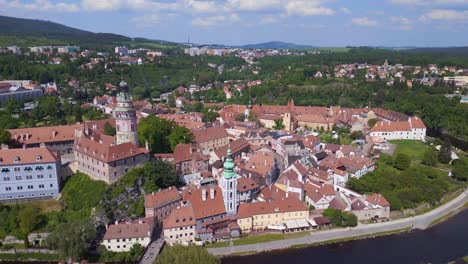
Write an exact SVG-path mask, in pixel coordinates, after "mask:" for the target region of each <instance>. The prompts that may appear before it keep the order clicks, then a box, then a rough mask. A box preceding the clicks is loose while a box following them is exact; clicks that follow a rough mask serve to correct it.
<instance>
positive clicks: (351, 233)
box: [208, 190, 468, 256]
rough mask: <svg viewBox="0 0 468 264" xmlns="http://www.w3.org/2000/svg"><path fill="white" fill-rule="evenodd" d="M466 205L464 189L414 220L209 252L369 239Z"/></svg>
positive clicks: (467, 198) (425, 224)
mask: <svg viewBox="0 0 468 264" xmlns="http://www.w3.org/2000/svg"><path fill="white" fill-rule="evenodd" d="M466 202H468V190H465V191H464V192H463V193H461V194H460V195H459V196H458V197H457V198H455V199H453V200H452V201H450V202H448V203H446V204H444V205H441V206H440V207H438V208H436V209H434V210H432V211H430V212H427V213H425V214H422V215H418V216H414V217H409V218H403V219H398V220H394V221H389V222H384V223H372V224H360V225H358V226H357V227H354V228H340V229H332V230H326V231H315V232H311V234H310V235H307V236H305V237H300V238H291V239H284V240H277V241H270V242H265V243H258V244H251V245H242V246H227V247H222V248H210V249H208V252H209V253H211V254H213V255H218V256H221V255H230V254H234V253H241V252H252V251H256V252H261V251H268V250H274V249H284V248H289V247H291V246H294V245H304V244H314V243H319V242H325V241H329V240H335V239H342V238H346V237H356V236H365V235H370V236H371V235H372V234H376V233H381V232H389V231H395V230H401V229H406V228H418V229H426V228H428V227H429V226H430V224H431V223H432V222H433V221H435V220H437V219H439V218H441V217H443V216H445V215H447V214H450V213H451V212H454V211H456V210H458V209H460V208H461V207H463V206H464V205H465V203H466Z"/></svg>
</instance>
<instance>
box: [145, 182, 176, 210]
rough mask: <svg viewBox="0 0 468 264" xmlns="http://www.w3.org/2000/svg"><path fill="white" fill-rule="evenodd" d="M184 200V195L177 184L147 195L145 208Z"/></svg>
mask: <svg viewBox="0 0 468 264" xmlns="http://www.w3.org/2000/svg"><path fill="white" fill-rule="evenodd" d="M181 200H182V195H180V193H179V191H177V188H176V187H175V186H171V187H169V188H166V189H162V190H159V191H158V192H153V193H151V194H148V195H146V196H145V208H157V207H160V206H162V205H165V204H168V203H173V202H177V201H181Z"/></svg>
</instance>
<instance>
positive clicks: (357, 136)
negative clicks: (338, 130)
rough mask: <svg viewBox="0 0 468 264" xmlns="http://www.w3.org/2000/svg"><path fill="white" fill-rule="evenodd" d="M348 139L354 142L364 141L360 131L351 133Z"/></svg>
mask: <svg viewBox="0 0 468 264" xmlns="http://www.w3.org/2000/svg"><path fill="white" fill-rule="evenodd" d="M349 137H350V138H352V139H354V140H356V139H364V134H363V133H362V131H353V132H352V133H351V134H350V135H349Z"/></svg>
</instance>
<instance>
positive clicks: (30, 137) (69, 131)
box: [8, 124, 83, 144]
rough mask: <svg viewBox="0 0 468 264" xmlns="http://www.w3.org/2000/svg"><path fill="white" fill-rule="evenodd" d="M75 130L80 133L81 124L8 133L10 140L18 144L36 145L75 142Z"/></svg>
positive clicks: (16, 130) (19, 129) (14, 130)
mask: <svg viewBox="0 0 468 264" xmlns="http://www.w3.org/2000/svg"><path fill="white" fill-rule="evenodd" d="M75 130H78V131H82V130H83V124H76V125H70V126H49V127H32V128H18V129H10V130H8V131H9V132H10V134H11V139H12V140H16V141H17V142H19V143H26V144H37V143H49V142H60V141H72V140H75Z"/></svg>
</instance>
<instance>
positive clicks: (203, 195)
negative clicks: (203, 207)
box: [202, 189, 206, 202]
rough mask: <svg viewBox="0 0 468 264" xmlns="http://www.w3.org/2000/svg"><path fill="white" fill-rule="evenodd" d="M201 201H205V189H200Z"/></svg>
mask: <svg viewBox="0 0 468 264" xmlns="http://www.w3.org/2000/svg"><path fill="white" fill-rule="evenodd" d="M202 201H203V202H204V201H206V189H202Z"/></svg>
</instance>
